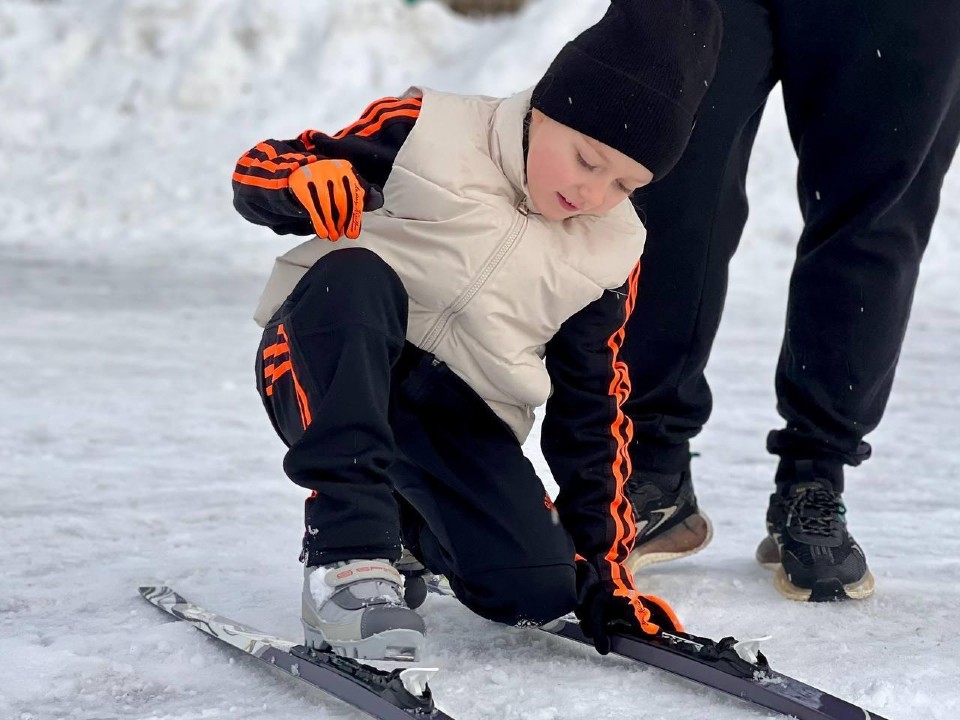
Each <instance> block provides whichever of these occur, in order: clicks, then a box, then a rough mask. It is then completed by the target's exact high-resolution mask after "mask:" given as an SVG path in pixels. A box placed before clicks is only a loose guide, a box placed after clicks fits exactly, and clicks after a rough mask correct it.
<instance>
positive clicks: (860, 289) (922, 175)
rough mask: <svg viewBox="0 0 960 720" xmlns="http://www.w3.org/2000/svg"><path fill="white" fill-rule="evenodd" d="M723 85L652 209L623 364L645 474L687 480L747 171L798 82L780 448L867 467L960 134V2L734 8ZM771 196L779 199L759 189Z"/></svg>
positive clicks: (773, 439)
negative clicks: (758, 141) (793, 239)
mask: <svg viewBox="0 0 960 720" xmlns="http://www.w3.org/2000/svg"><path fill="white" fill-rule="evenodd" d="M719 2H720V6H721V8H722V9H723V13H724V38H723V47H722V50H721V57H720V63H719V67H718V70H717V75H716V77H715V79H714V82H713V84H712V85H711V87H710V89H709V91H708V93H707V95H706V98H705V99H704V102H703V105H702V107H701V109H700V111H699V115H698V120H697V124H696V127H695V130H694V133H693V137H692V139H691V143H690V146H689V148H688V150H687V151H686V154H685V155H684V156H683V158H682V159H681V160H680V162H679V164H678V165H677V166H676V167H675V168H674V170H673V171H672V172H671V173H670V174H669V175H668V176H667V177H665V178H664V179H663V180H662V181H660V182H654V183H653V184H652V185H650V186H649V187H648V188H645V189H644V190H642V191H640V193H638V194H637V196H636V198H635V202H636V204H637V206H638V208H639V209H640V211H641V213H642V216H645V218H646V224H647V228H648V238H647V245H646V250H645V252H644V256H643V277H642V280H641V283H640V291H639V298H638V301H637V306H636V310H635V312H634V313H633V315H632V316H631V319H630V321H629V324H628V326H627V334H626V342H625V344H624V346H623V350H622V353H623V357H624V358H625V359H626V361H627V363H628V365H629V367H630V376H631V382H632V395H631V398H630V400H629V402H628V403H627V404H626V406H625V411H626V412H627V413H628V414H629V415H630V417H631V418H632V419H633V421H634V428H635V436H634V437H635V440H634V443H633V445H632V447H631V452H632V455H633V458H634V462H635V466H637V467H639V468H641V469H646V470H652V471H659V472H671V473H673V472H678V471H680V470H682V469H684V468H685V466H686V465H687V463H688V462H689V440H690V438H691V437H693V436H694V435H696V434H697V433H698V432H699V431H700V429H701V428H702V427H703V425H704V423H705V422H706V421H707V419H708V417H709V415H710V411H711V407H712V398H711V394H710V388H709V386H708V384H707V381H706V379H705V377H704V369H705V367H706V365H707V359H708V357H709V355H710V349H711V347H712V345H713V340H714V336H715V334H716V332H717V328H718V326H719V323H720V316H721V313H722V311H723V304H724V297H725V294H726V289H727V266H728V264H729V262H730V259H731V257H732V256H733V253H734V252H735V250H736V248H737V244H738V242H739V240H740V235H741V232H742V230H743V226H744V223H745V222H746V218H747V198H746V193H745V178H746V174H747V163H748V161H749V158H750V152H751V148H752V146H753V141H754V138H755V136H756V132H757V127H758V125H759V122H760V116H761V114H762V112H763V109H764V104H765V102H766V100H767V95H768V93H769V92H770V91H771V89H772V88H773V86H774V85H775V84H776V83H777V82H778V81H779V82H780V83H781V84H782V89H783V97H784V103H785V107H786V114H787V119H788V122H789V128H790V133H791V137H792V140H793V144H794V147H795V149H796V152H797V156H798V159H799V171H798V177H797V192H798V195H799V202H800V209H801V211H802V215H803V220H804V227H803V232H802V234H801V235H800V238H799V243H798V246H797V254H796V262H795V265H794V268H793V274H792V276H791V281H790V290H789V298H788V306H787V317H786V327H785V332H784V337H783V344H782V350H781V353H780V358H779V363H778V367H777V371H776V392H777V400H778V408H777V409H778V411H779V413H780V415H781V416H782V417H783V419H784V420H785V421H786V424H785V427H784V428H783V429H779V430H775V431H772V432H771V433H770V435H769V437H768V440H767V445H768V450H769V451H770V452H772V453H775V454H778V455H780V456H782V457H787V458H803V459H813V460H815V461H822V462H826V463H830V464H833V463H835V464H836V465H837V466H838V467H840V466H841V464H850V465H857V464H859V463H860V462H861V461H863V460H864V459H866V458H867V457H869V455H870V446H869V445H868V444H867V443H865V442H863V438H864V436H865V435H866V434H867V433H869V432H870V431H872V430H873V429H874V428H876V426H877V424H878V423H879V422H880V419H881V416H882V414H883V411H884V408H885V406H886V403H887V399H888V397H889V394H890V389H891V385H892V382H893V376H894V371H895V368H896V365H897V360H898V358H899V354H900V347H901V344H902V341H903V338H904V333H905V331H906V327H907V319H908V316H909V313H910V306H911V303H912V300H913V293H914V288H915V284H916V281H917V274H918V271H919V265H920V260H921V256H922V255H923V252H924V249H925V247H926V245H927V241H928V239H929V236H930V230H931V226H932V224H933V221H934V217H935V216H936V213H937V208H938V204H939V196H940V188H941V185H942V181H943V177H944V175H945V173H946V171H947V169H948V167H949V165H950V162H951V160H952V158H953V155H954V151H955V149H956V147H957V141H958V136H960V3H956V2H948V1H946V0H915V1H912V2H904V1H903V0H803V1H802V2H797V1H796V0H719ZM760 191H761V192H762V189H760Z"/></svg>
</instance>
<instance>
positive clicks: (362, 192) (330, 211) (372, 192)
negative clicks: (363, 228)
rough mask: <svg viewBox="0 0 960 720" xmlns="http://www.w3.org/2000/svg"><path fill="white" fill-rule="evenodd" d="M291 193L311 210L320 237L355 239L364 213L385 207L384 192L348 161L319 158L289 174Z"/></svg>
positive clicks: (358, 233) (306, 208)
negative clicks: (365, 178) (355, 169)
mask: <svg viewBox="0 0 960 720" xmlns="http://www.w3.org/2000/svg"><path fill="white" fill-rule="evenodd" d="M289 187H290V192H292V193H293V195H294V197H296V199H297V201H298V202H299V203H300V204H301V205H302V206H303V208H304V209H305V210H306V211H307V212H308V213H310V220H311V222H312V223H313V229H314V230H315V231H316V233H317V236H318V237H322V238H326V239H327V240H330V241H336V240H339V239H340V238H341V237H342V236H346V237H348V238H350V239H351V240H356V239H357V237H359V235H360V223H361V219H362V216H363V213H364V212H369V211H371V210H376V209H378V208H380V207H383V193H382V192H381V191H380V189H379V188H378V187H376V186H375V185H371V184H370V183H368V182H367V181H366V180H364V179H363V178H362V177H360V176H359V175H358V174H357V173H356V171H354V169H353V165H352V164H351V163H350V162H349V161H347V160H317V161H316V162H312V163H310V164H309V165H304V166H302V167H299V168H297V169H296V170H294V171H293V172H292V173H290V179H289Z"/></svg>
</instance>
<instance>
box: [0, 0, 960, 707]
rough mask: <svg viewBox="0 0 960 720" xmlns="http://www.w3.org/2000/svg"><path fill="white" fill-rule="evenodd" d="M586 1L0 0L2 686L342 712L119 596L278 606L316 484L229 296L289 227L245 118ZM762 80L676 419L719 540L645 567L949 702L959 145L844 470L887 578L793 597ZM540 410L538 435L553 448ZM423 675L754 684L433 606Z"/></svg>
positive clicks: (16, 693)
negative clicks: (778, 513) (712, 321)
mask: <svg viewBox="0 0 960 720" xmlns="http://www.w3.org/2000/svg"><path fill="white" fill-rule="evenodd" d="M604 6H605V2H603V0H532V1H531V2H530V3H529V5H528V6H527V7H526V9H524V10H523V11H522V12H521V13H520V14H519V15H517V16H516V17H513V18H505V19H498V20H493V21H489V20H488V21H478V20H466V19H463V18H459V17H457V16H454V15H452V14H451V13H449V12H448V11H447V10H446V9H445V8H443V7H442V6H440V5H438V4H434V3H432V2H427V1H425V2H422V3H420V4H418V5H415V6H413V7H410V6H407V5H406V4H404V3H401V2H400V1H399V0H324V2H320V3H318V2H308V1H307V0H297V1H293V0H288V2H282V3H280V2H275V1H271V0H229V1H228V0H165V1H164V0H99V1H98V2H97V3H91V2H81V1H80V0H60V1H56V0H48V1H47V2H29V1H28V0H6V2H3V3H0V106H2V108H3V110H2V112H0V217H2V218H3V225H2V230H0V313H2V322H0V359H2V361H3V367H4V369H5V372H4V373H3V375H2V378H0V402H2V406H3V409H4V414H3V418H4V419H3V421H2V433H0V467H2V474H0V563H2V568H3V576H2V578H3V579H2V591H0V717H3V718H11V719H13V720H41V719H42V720H47V719H49V718H57V719H59V718H70V719H71V720H107V719H111V720H112V719H114V718H125V719H126V718H133V719H137V720H139V719H144V720H146V719H150V720H194V719H195V718H231V720H235V719H241V718H271V719H272V720H287V719H289V720H293V719H294V718H296V719H297V720H299V719H300V718H303V717H315V718H356V717H358V715H357V714H356V713H354V712H352V711H351V710H349V709H347V708H345V707H344V706H342V705H341V704H338V703H337V702H335V701H332V700H329V699H327V698H326V697H324V696H323V695H322V694H320V693H318V692H316V691H314V690H312V689H311V688H309V687H306V686H304V685H303V684H301V683H298V682H296V681H294V680H291V679H287V678H284V677H281V676H279V675H276V674H273V673H271V672H268V671H266V670H265V669H264V668H261V667H258V666H256V665H254V664H253V663H252V662H251V661H248V660H247V659H245V658H242V657H240V656H238V654H237V653H235V652H233V651H231V650H230V649H228V648H225V647H221V646H218V645H216V644H214V642H213V641H211V640H209V639H207V638H206V637H204V636H203V635H202V634H201V633H199V632H197V631H196V630H194V629H193V628H190V627H188V626H186V625H184V624H178V623H173V622H168V621H167V619H166V618H165V617H164V616H163V615H162V614H161V613H160V612H159V611H157V610H156V609H154V608H152V607H150V606H148V605H147V604H146V603H145V602H144V601H143V600H142V599H140V598H139V596H138V595H137V592H136V588H137V586H138V585H139V584H153V583H169V584H171V585H173V586H174V587H176V588H177V589H178V591H180V592H181V593H182V594H183V595H185V596H186V597H188V598H189V599H191V600H193V601H195V602H198V603H200V604H201V605H205V606H207V607H209V608H210V609H213V610H216V611H217V612H220V613H222V614H224V615H227V616H230V617H234V618H236V619H238V620H241V621H244V622H246V623H249V624H252V625H254V626H257V627H259V628H261V629H262V630H264V631H267V632H270V633H274V634H280V635H284V636H286V637H290V638H296V637H297V636H298V633H299V632H300V628H299V596H300V585H301V577H302V575H301V568H300V565H299V563H298V562H297V554H298V549H299V541H300V535H301V532H302V530H301V522H302V515H301V508H302V501H303V493H302V492H301V491H300V490H299V489H297V488H296V487H295V486H294V485H293V484H292V483H290V482H288V481H287V480H286V479H285V478H284V476H283V475H282V472H281V468H280V460H281V457H282V453H283V448H282V445H281V443H280V442H279V441H278V440H277V439H276V438H275V436H274V435H273V432H272V430H271V428H270V425H269V422H268V421H267V419H266V417H265V415H264V414H263V412H262V409H261V407H260V402H259V399H258V398H257V396H256V393H255V391H254V390H253V353H254V349H255V347H256V345H257V341H258V331H257V328H256V327H255V326H254V325H253V323H252V322H251V321H250V319H249V317H250V314H251V312H252V310H253V307H254V305H255V303H256V300H257V297H258V294H259V291H260V289H261V285H262V283H263V281H264V279H265V277H266V274H267V272H268V271H269V268H270V263H271V259H272V257H273V256H274V255H276V254H278V253H280V252H282V251H283V250H284V249H285V248H286V247H287V245H288V244H289V239H283V238H277V237H274V236H273V235H272V234H271V233H269V232H268V231H265V230H263V229H261V228H256V227H254V226H251V225H247V224H246V223H244V222H243V221H242V220H241V219H240V218H239V216H237V215H236V214H235V213H234V212H233V210H232V208H231V206H230V190H229V177H230V173H231V171H232V167H233V163H234V161H235V160H236V158H237V157H238V156H239V154H240V153H241V152H243V151H244V150H245V149H246V148H248V147H249V146H251V145H252V144H253V143H255V142H257V141H258V140H260V139H262V138H263V137H267V136H273V137H290V136H292V135H293V134H295V133H297V132H299V131H300V130H302V129H303V128H304V127H307V126H312V127H317V128H321V129H326V130H334V129H336V128H339V127H341V126H343V125H345V124H347V123H348V122H349V121H350V120H351V119H353V118H354V117H355V116H356V115H357V114H358V113H359V112H360V111H361V110H362V109H363V108H364V107H365V106H366V105H367V103H369V102H370V101H371V100H373V99H375V98H377V97H379V96H380V95H384V94H396V93H399V92H402V91H403V90H404V89H405V88H406V87H407V86H408V85H410V84H413V83H422V84H426V85H430V86H434V87H438V88H442V89H451V90H457V91H462V92H480V93H487V94H493V95H502V94H507V93H510V92H513V91H515V90H519V89H521V88H523V87H524V86H525V85H528V84H531V83H533V82H534V81H535V80H536V78H537V76H538V74H539V73H540V72H542V70H543V69H544V68H545V67H546V65H547V64H548V62H549V61H550V59H551V58H552V56H553V54H554V53H555V52H556V51H557V50H558V49H559V48H560V46H561V45H562V44H563V42H565V41H566V40H567V39H568V38H569V37H571V36H572V35H573V34H574V33H575V32H577V31H578V30H579V29H580V28H582V27H584V26H586V25H587V24H588V23H589V22H590V21H591V20H592V19H594V18H596V17H598V16H599V14H600V12H601V11H602V8H603V7H604ZM794 170H795V160H794V157H793V153H792V149H791V147H790V145H789V141H788V139H787V133H786V124H785V120H784V118H783V115H782V111H781V110H780V108H779V101H778V100H777V99H776V98H774V99H772V100H771V102H770V104H769V109H768V112H767V117H766V118H765V120H764V123H763V125H762V127H761V132H760V137H759V139H758V142H757V147H756V150H755V153H754V159H753V164H752V169H751V175H750V187H751V202H752V215H751V219H750V222H749V224H748V226H747V230H746V234H745V236H744V240H743V243H742V249H741V251H740V253H739V255H738V256H737V258H736V260H735V261H734V264H733V268H732V277H731V291H730V298H729V301H728V307H727V312H726V319H725V322H724V325H723V328H722V329H721V334H720V338H719V340H718V343H717V347H716V351H715V353H714V357H713V359H712V362H711V366H710V373H709V374H710V378H711V380H712V383H713V387H714V390H715V394H716V411H715V413H714V417H713V419H712V421H711V423H710V425H709V426H708V428H707V430H706V431H705V432H704V433H703V435H702V436H701V437H700V438H699V439H698V442H697V444H696V449H697V450H698V451H699V452H700V453H702V457H701V458H700V459H699V460H698V461H697V462H696V465H695V472H696V477H697V483H698V484H697V489H698V493H699V495H700V497H701V501H702V504H703V505H704V507H705V508H706V509H707V511H708V512H709V513H710V514H711V516H712V519H713V520H714V523H715V525H716V538H715V540H714V543H713V544H712V546H711V547H710V548H708V549H707V550H706V551H704V552H703V553H701V554H700V555H697V556H695V557H692V558H688V559H685V560H682V561H679V562H676V563H674V564H671V565H666V566H656V567H653V568H650V569H648V570H647V571H645V572H644V574H643V576H642V577H641V578H640V579H639V582H640V586H641V587H642V588H643V589H644V590H646V591H649V592H653V593H656V594H658V595H661V596H663V597H665V598H667V599H669V600H670V601H672V603H673V604H674V606H675V607H676V609H677V611H678V613H679V614H680V616H681V618H683V619H684V620H685V621H686V623H687V625H688V627H689V628H690V629H691V630H692V631H695V632H698V633H701V634H707V635H713V636H721V635H728V634H733V635H736V636H738V637H742V638H748V637H758V636H762V635H765V634H768V633H770V634H773V635H774V638H773V640H771V641H769V642H768V643H766V645H765V651H766V653H767V655H768V657H769V658H770V659H771V661H772V663H773V665H774V667H776V668H777V669H778V670H780V671H781V672H785V673H788V674H791V675H794V676H795V677H797V678H799V679H801V680H804V681H806V682H810V683H812V684H814V685H817V686H820V687H822V688H823V689H825V690H828V691H830V692H832V693H835V694H837V695H840V696H841V697H844V698H846V699H849V700H851V701H853V702H856V703H862V704H863V705H865V706H866V707H868V708H870V709H872V710H875V711H877V712H879V713H881V714H882V715H884V716H887V717H889V718H891V720H897V719H906V718H943V719H947V718H954V717H955V716H956V715H957V713H958V712H960V691H958V687H960V670H958V664H957V661H956V658H957V656H958V655H960V637H958V634H957V633H956V632H955V621H956V619H957V615H958V611H960V560H958V558H960V530H958V526H957V525H956V524H955V522H956V517H957V507H958V505H960V484H958V483H957V482H956V479H957V477H958V475H960V460H958V456H957V453H956V445H955V442H956V440H955V431H956V429H957V427H958V421H960V410H958V405H957V401H956V398H957V397H958V395H960V372H958V370H960V361H958V359H957V358H958V357H960V309H958V306H957V302H956V294H955V293H956V289H955V288H956V285H955V283H956V279H955V271H954V269H955V268H956V267H957V262H958V259H960V239H958V238H960V171H958V170H957V169H956V168H954V169H953V171H952V172H951V174H950V175H949V176H948V177H947V180H946V183H945V186H944V191H943V204H942V207H941V210H940V216H939V219H938V222H937V224H936V226H935V229H934V237H933V239H932V242H931V247H930V249H929V251H928V253H927V259H926V261H925V265H924V268H923V271H922V273H921V278H920V285H919V289H918V291H917V297H916V302H915V306H914V311H913V319H912V322H911V327H910V330H909V332H908V336H907V340H906V343H905V345H904V349H903V356H902V360H901V363H900V367H899V370H898V377H897V382H896V386H895V389H894V394H893V397H892V399H891V402H890V405H889V409H888V410H887V414H886V418H885V421H884V423H883V424H882V426H881V428H880V429H879V430H878V431H877V432H875V433H874V434H873V435H872V436H871V438H870V440H871V441H872V442H873V444H874V448H875V458H874V459H872V460H871V461H870V462H868V463H866V464H865V465H864V466H862V467H861V468H859V469H856V470H853V471H851V472H850V473H849V483H848V485H849V489H848V492H847V494H846V499H847V503H848V506H849V510H850V511H849V519H850V523H851V527H852V529H853V531H854V533H855V535H856V537H857V538H858V540H859V541H860V542H861V544H862V545H863V546H864V548H865V550H866V552H867V556H868V558H869V560H870V563H871V566H872V568H873V571H874V574H875V575H876V577H877V584H878V589H877V593H876V596H875V597H874V598H872V599H870V600H868V601H865V602H861V603H849V604H831V605H813V604H797V603H790V602H788V601H786V600H783V599H781V598H780V597H779V596H778V595H777V593H776V592H775V591H774V589H773V586H772V583H771V578H770V576H769V575H768V574H767V573H766V571H764V570H763V569H762V568H760V567H759V566H758V565H756V564H755V562H754V561H753V559H752V553H753V550H754V547H755V544H756V542H757V541H758V540H759V539H760V536H761V534H762V530H763V513H764V509H765V506H766V496H767V493H768V492H769V489H770V478H771V476H772V472H773V461H772V459H771V458H770V456H768V455H767V454H766V453H765V452H764V449H763V445H764V437H765V434H766V431H767V430H768V429H769V428H771V427H774V426H776V425H777V424H778V418H777V416H776V413H775V409H774V397H773V390H772V376H773V368H774V364H775V361H776V356H777V351H778V348H779V342H780V334H781V328H782V323H783V312H784V306H785V289H786V283H787V279H788V274H789V269H790V265H791V262H792V256H793V243H794V241H795V238H796V236H797V231H798V227H799V213H798V211H797V209H796V203H795V200H794V195H793V173H794ZM537 446H538V442H537V438H536V435H534V437H532V438H531V440H530V442H529V444H528V449H529V454H530V456H531V457H532V458H533V459H534V461H535V463H536V464H537V466H538V468H539V469H540V470H541V471H542V472H543V474H544V476H546V475H547V472H546V469H545V467H544V464H543V461H542V458H541V457H540V455H539V452H538V450H537ZM424 612H425V615H426V620H427V623H428V626H429V639H428V644H427V649H426V654H427V658H428V659H429V662H430V663H431V664H432V663H437V664H439V665H440V666H441V667H442V668H444V669H443V670H442V671H441V672H440V674H439V675H437V677H436V678H435V679H434V681H433V682H432V685H433V687H434V690H435V693H436V695H437V697H438V698H439V702H440V705H441V706H442V707H443V708H444V709H445V710H446V711H448V712H450V713H451V714H453V715H455V716H457V717H458V718H464V719H467V720H470V719H471V718H476V719H480V718H501V719H502V718H516V719H524V720H560V719H563V720H567V719H569V720H577V719H583V720H586V719H592V718H597V717H628V716H629V717H637V718H645V719H648V720H656V719H659V718H678V717H683V718H712V719H716V720H733V719H734V718H736V719H738V720H739V719H742V718H758V719H759V718H767V717H774V715H773V714H772V713H768V712H765V711H762V710H757V709H752V708H749V707H747V706H745V705H743V704H742V703H740V702H738V701H736V700H734V699H730V698H726V697H721V696H718V695H717V694H715V693H712V692H708V691H705V690H701V689H698V688H696V687H694V686H692V685H690V684H689V683H687V682H684V681H681V680H678V679H675V678H672V677H670V676H667V675H664V674H662V673H660V672H658V671H654V670H650V669H645V668H643V667H637V666H633V665H631V664H628V663H627V662H624V661H621V660H618V659H615V658H601V657H600V656H598V655H596V654H595V653H594V652H593V651H591V650H589V649H585V648H580V647H573V646H571V645H569V644H566V643H564V642H562V641H561V640H559V639H555V638H551V637H548V636H546V635H544V634H542V633H537V632H535V631H520V630H514V629H510V628H505V627H500V626H496V625H493V624H491V623H489V622H486V621H484V620H482V619H480V618H478V617H476V616H473V615H472V614H471V613H469V612H468V611H466V610H465V609H464V608H462V607H461V606H459V604H458V603H457V602H456V601H455V600H453V599H451V598H441V597H431V598H429V599H428V601H427V603H426V605H425V606H424Z"/></svg>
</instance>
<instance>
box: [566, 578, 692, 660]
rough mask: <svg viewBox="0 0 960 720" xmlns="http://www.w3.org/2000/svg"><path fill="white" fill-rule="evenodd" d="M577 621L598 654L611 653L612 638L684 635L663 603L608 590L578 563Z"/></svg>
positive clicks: (630, 591) (650, 596)
mask: <svg viewBox="0 0 960 720" xmlns="http://www.w3.org/2000/svg"><path fill="white" fill-rule="evenodd" d="M577 588H578V590H577V609H576V614H577V618H578V619H579V620H580V629H581V630H583V634H584V635H586V636H587V637H588V638H590V639H591V640H593V646H594V647H595V648H596V649H597V652H598V653H600V654H601V655H606V654H607V653H609V652H610V640H611V638H612V637H613V636H614V635H635V636H647V637H649V636H651V635H656V634H658V633H659V632H660V631H661V630H666V631H667V632H683V625H682V624H681V623H680V620H679V619H677V616H676V614H675V613H674V612H673V608H671V607H670V606H669V605H668V604H667V603H666V602H665V601H664V600H661V599H660V598H658V597H655V596H653V595H641V594H640V593H638V592H637V591H636V590H614V591H610V590H607V589H605V588H604V587H603V584H602V583H601V582H600V579H599V577H598V576H597V571H596V570H595V569H594V568H593V567H592V566H591V565H590V564H589V563H587V562H584V561H582V560H581V561H579V562H577Z"/></svg>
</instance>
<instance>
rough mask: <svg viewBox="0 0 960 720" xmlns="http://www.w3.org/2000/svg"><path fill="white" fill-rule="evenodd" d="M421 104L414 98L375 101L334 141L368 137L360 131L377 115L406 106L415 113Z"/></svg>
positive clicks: (340, 132)
mask: <svg viewBox="0 0 960 720" xmlns="http://www.w3.org/2000/svg"><path fill="white" fill-rule="evenodd" d="M421 104H422V100H421V99H420V98H416V97H410V98H404V99H402V100H401V99H400V98H395V97H386V98H381V99H380V100H377V101H376V102H374V103H372V104H371V105H370V106H369V107H368V108H367V109H366V110H364V111H363V115H361V116H360V119H359V120H357V121H356V122H355V123H353V124H352V125H348V126H347V127H345V128H344V129H343V130H340V131H339V132H338V133H337V134H336V135H334V136H333V137H334V138H335V139H340V138H343V137H346V136H347V135H362V134H367V135H368V134H370V133H363V132H361V131H360V130H361V129H365V128H363V126H364V125H368V124H369V123H371V122H375V119H376V117H377V115H379V114H380V113H384V112H386V111H388V110H391V109H399V108H403V107H405V106H407V109H408V110H411V109H412V110H414V111H415V112H419V110H420V105H421ZM410 105H413V106H415V108H410V107H409V106H410ZM414 117H416V115H414Z"/></svg>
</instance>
